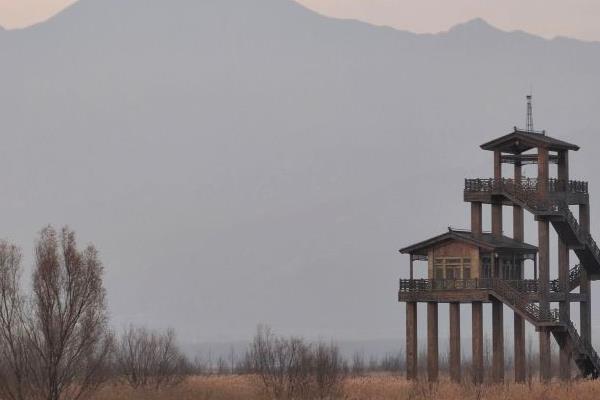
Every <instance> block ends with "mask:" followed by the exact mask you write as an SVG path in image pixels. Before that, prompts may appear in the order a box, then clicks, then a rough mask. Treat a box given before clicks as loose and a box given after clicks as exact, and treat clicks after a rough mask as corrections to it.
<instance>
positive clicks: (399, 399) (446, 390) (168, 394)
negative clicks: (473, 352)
mask: <svg viewBox="0 0 600 400" xmlns="http://www.w3.org/2000/svg"><path fill="white" fill-rule="evenodd" d="M255 382H256V381H255V380H254V378H252V377H249V376H210V377H194V378H190V379H188V380H187V381H186V382H185V383H183V384H181V385H180V386H178V387H175V388H171V389H165V390H162V391H159V392H156V391H150V390H149V391H140V390H138V391H135V390H132V389H130V388H127V387H122V386H107V387H105V388H104V389H103V390H101V392H100V393H99V394H98V395H96V396H95V397H94V399H93V400H142V399H143V400H237V399H250V400H262V399H266V397H265V396H264V395H263V394H262V393H261V392H260V390H259V389H257V385H256V383H255ZM343 398H344V399H345V400H359V399H360V400H363V399H364V400H367V399H368V400H418V399H427V400H434V399H439V400H442V399H448V400H459V399H460V400H462V399H473V400H478V399H489V400H501V399H502V400H505V399H506V400H508V399H510V400H513V399H514V400H566V399H576V400H597V399H600V381H574V382H573V383H571V384H566V383H562V382H558V381H556V382H552V383H551V384H548V385H542V384H540V383H534V384H532V385H531V386H529V385H515V384H507V385H496V386H482V387H481V388H476V387H474V386H470V385H467V386H459V385H455V384H451V383H449V382H446V381H442V382H441V383H440V384H438V385H433V386H430V385H428V384H426V383H417V384H413V383H409V382H407V381H406V380H405V379H404V378H398V377H393V376H382V375H379V376H370V377H365V378H351V379H349V380H348V382H347V383H346V385H345V396H344V397H343Z"/></svg>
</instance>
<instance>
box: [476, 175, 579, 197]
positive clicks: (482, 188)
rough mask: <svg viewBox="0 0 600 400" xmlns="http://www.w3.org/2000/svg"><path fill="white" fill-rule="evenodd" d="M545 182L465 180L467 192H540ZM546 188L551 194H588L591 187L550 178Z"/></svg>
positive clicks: (535, 180) (534, 179) (526, 180)
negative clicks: (505, 189) (508, 189)
mask: <svg viewBox="0 0 600 400" xmlns="http://www.w3.org/2000/svg"><path fill="white" fill-rule="evenodd" d="M542 182H543V181H542V180H540V179H538V178H521V179H520V180H515V179H512V178H475V179H465V192H494V191H498V190H502V189H503V187H506V186H510V187H511V188H515V190H518V191H525V192H539V191H540V189H541V183H542ZM546 188H547V191H548V192H551V193H562V192H567V193H574V194H575V193H577V194H588V193H589V185H588V182H585V181H572V180H569V181H567V180H563V179H555V178H549V179H547V180H546Z"/></svg>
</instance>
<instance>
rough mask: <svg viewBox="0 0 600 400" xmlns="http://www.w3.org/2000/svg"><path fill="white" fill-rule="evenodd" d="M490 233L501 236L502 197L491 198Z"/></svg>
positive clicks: (497, 236) (496, 236)
mask: <svg viewBox="0 0 600 400" xmlns="http://www.w3.org/2000/svg"><path fill="white" fill-rule="evenodd" d="M492 235H493V236H494V237H495V238H497V239H499V238H501V237H502V199H501V198H495V197H494V198H492Z"/></svg>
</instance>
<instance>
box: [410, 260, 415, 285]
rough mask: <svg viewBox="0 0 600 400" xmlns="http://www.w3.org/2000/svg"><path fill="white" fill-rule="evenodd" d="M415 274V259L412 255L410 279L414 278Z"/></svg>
mask: <svg viewBox="0 0 600 400" xmlns="http://www.w3.org/2000/svg"><path fill="white" fill-rule="evenodd" d="M414 276H415V274H414V260H413V255H412V254H411V255H410V279H411V280H413V279H415V278H414Z"/></svg>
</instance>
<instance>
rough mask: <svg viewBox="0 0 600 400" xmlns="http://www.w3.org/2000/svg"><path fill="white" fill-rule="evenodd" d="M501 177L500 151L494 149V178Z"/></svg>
mask: <svg viewBox="0 0 600 400" xmlns="http://www.w3.org/2000/svg"><path fill="white" fill-rule="evenodd" d="M500 178H502V152H501V151H500V150H494V179H500Z"/></svg>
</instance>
